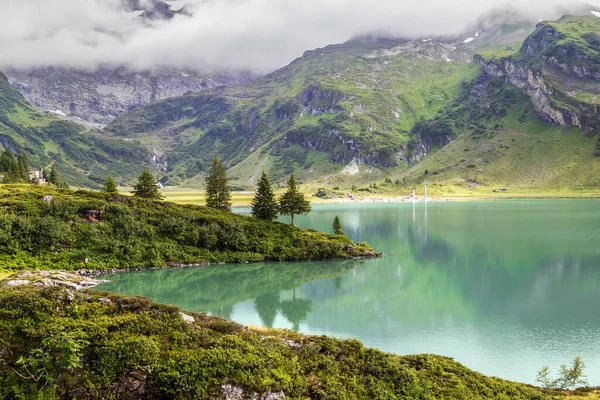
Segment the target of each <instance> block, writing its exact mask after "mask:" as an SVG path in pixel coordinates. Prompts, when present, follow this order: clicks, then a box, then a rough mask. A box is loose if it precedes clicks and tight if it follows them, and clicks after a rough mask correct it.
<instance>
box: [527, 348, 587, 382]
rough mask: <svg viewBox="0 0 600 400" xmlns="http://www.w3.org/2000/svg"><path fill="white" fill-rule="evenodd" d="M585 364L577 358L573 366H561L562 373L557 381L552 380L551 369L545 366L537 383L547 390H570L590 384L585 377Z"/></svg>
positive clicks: (539, 373) (539, 374)
mask: <svg viewBox="0 0 600 400" xmlns="http://www.w3.org/2000/svg"><path fill="white" fill-rule="evenodd" d="M584 368H585V364H584V362H583V360H582V359H581V357H579V356H577V357H575V359H574V360H573V366H572V367H571V368H568V367H567V366H566V365H564V364H563V365H561V366H560V371H559V373H558V377H557V378H556V379H551V378H550V368H549V367H548V366H547V365H544V366H543V367H542V369H541V370H540V371H539V372H538V377H537V379H536V381H537V382H538V383H539V384H541V385H542V386H543V387H545V388H547V389H570V388H576V387H580V386H585V385H587V384H588V382H587V380H586V379H585V377H584V375H583V369H584Z"/></svg>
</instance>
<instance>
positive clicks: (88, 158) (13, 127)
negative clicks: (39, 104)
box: [0, 72, 151, 187]
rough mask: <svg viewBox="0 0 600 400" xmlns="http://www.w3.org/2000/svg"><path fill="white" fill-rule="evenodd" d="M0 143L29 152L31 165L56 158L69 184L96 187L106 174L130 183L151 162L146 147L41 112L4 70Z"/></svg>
mask: <svg viewBox="0 0 600 400" xmlns="http://www.w3.org/2000/svg"><path fill="white" fill-rule="evenodd" d="M0 145H1V146H2V147H4V148H8V149H10V150H11V151H12V152H13V153H21V152H22V151H24V152H26V153H27V155H28V156H29V160H30V164H31V166H32V167H36V168H41V167H47V166H48V165H49V164H50V163H51V162H53V161H54V162H55V163H56V165H57V166H58V169H59V170H60V172H61V174H62V177H63V178H64V179H65V180H66V181H67V182H68V183H69V184H71V185H75V186H85V187H98V186H99V184H101V183H102V182H103V181H104V179H105V178H106V175H107V174H112V175H113V176H115V177H118V178H119V179H122V180H125V181H130V180H131V179H132V178H133V177H134V176H135V175H137V174H139V171H140V170H141V169H142V168H143V167H144V166H146V165H148V164H149V161H150V158H151V157H150V154H149V152H148V149H147V147H146V146H143V145H141V144H139V143H137V142H136V141H125V140H122V139H119V138H113V137H110V136H109V135H107V134H105V133H103V132H99V131H93V130H88V129H85V128H83V127H82V126H80V125H78V124H75V123H71V122H68V121H63V120H60V119H57V118H54V117H51V116H49V115H46V114H42V113H40V112H39V111H37V110H36V109H34V108H33V107H32V106H31V105H30V104H29V103H27V102H26V101H25V99H24V98H23V96H21V94H20V93H19V92H17V91H16V90H15V89H13V88H12V87H11V86H10V85H9V83H8V80H7V79H6V77H5V76H4V75H3V74H2V73H1V72H0Z"/></svg>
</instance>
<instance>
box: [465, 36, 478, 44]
mask: <svg viewBox="0 0 600 400" xmlns="http://www.w3.org/2000/svg"><path fill="white" fill-rule="evenodd" d="M473 40H475V38H472V37H470V38H468V39H465V40H463V43H471V42H472V41H473Z"/></svg>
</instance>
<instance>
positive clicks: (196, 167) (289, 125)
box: [107, 40, 478, 187]
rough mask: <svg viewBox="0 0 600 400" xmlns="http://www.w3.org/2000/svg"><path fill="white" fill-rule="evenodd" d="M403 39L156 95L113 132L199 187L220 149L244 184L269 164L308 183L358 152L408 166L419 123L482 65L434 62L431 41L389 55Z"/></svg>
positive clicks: (312, 55)
mask: <svg viewBox="0 0 600 400" xmlns="http://www.w3.org/2000/svg"><path fill="white" fill-rule="evenodd" d="M401 44H402V41H398V42H397V43H396V42H393V41H365V40H353V41H350V42H348V43H344V44H341V45H334V46H328V47H326V48H324V49H317V50H314V51H309V52H306V53H305V54H304V55H303V56H302V57H300V58H299V59H297V60H295V61H294V62H292V63H291V64H290V65H288V66H287V67H285V68H282V69H280V70H278V71H276V72H274V73H272V74H270V75H268V76H266V77H264V78H262V79H259V80H257V81H255V82H253V83H250V84H247V85H242V86H237V87H231V88H227V89H225V91H224V92H222V93H201V94H194V95H187V96H183V97H180V98H176V99H169V100H165V101H160V102H156V103H153V104H151V105H149V106H147V107H142V108H140V109H137V110H133V111H131V112H128V113H126V114H125V115H123V116H121V117H120V118H118V119H117V120H116V121H115V122H114V123H112V124H111V125H109V126H108V128H107V130H108V131H109V132H111V133H113V134H114V135H116V136H122V137H129V138H139V139H140V140H143V141H144V142H145V143H149V144H151V145H152V146H154V147H156V148H160V149H161V151H164V152H165V153H167V154H168V155H169V158H170V161H169V170H168V171H167V172H166V173H165V175H166V176H165V177H164V178H161V181H163V179H165V180H166V182H167V184H171V182H177V184H179V183H183V184H184V185H186V186H192V187H193V186H199V185H200V183H201V179H202V178H203V176H204V174H205V171H206V170H207V169H208V167H209V165H210V161H211V160H212V158H213V157H215V156H218V157H219V158H221V159H222V160H223V162H224V164H225V165H226V167H227V168H228V171H229V176H230V178H231V181H232V182H234V183H235V184H238V185H244V186H246V187H247V185H248V182H254V181H258V179H259V178H260V174H261V171H265V172H267V173H268V174H269V177H270V178H271V181H272V182H274V183H276V184H283V183H284V182H285V181H286V179H287V177H288V176H289V175H290V174H294V176H296V177H297V178H298V179H299V180H300V181H302V182H306V181H315V180H318V179H320V178H321V177H323V176H329V175H334V174H337V173H339V172H340V170H341V169H342V168H343V166H344V165H346V164H348V163H350V162H352V161H353V160H354V159H356V160H360V161H361V163H363V164H367V165H371V166H374V167H376V168H377V169H386V168H390V167H394V166H398V165H402V164H403V161H402V160H401V159H400V158H401V157H400V156H399V154H400V153H402V151H403V148H404V146H405V144H406V142H407V141H408V140H409V137H408V133H409V132H410V130H411V128H412V126H413V125H414V123H415V122H416V121H418V120H419V119H420V118H421V117H426V116H427V115H431V114H435V113H436V112H437V111H439V110H440V109H442V108H443V106H444V104H445V103H446V102H447V101H448V100H451V99H453V98H454V97H455V96H456V95H457V94H458V92H459V90H460V84H461V82H462V81H464V80H468V79H472V78H474V77H475V76H476V75H477V74H478V68H477V66H476V65H475V64H472V63H468V62H459V61H451V62H449V61H447V60H446V58H445V57H436V58H435V59H433V60H432V59H431V57H428V56H426V55H427V54H428V51H430V49H428V48H426V47H427V46H428V45H427V44H425V43H423V44H422V46H424V48H416V49H409V50H405V51H399V52H398V53H397V54H396V55H394V56H391V55H390V56H388V55H385V52H383V50H387V49H390V48H393V47H394V46H396V45H401ZM468 58H469V56H468V55H465V61H466V60H467V59H468ZM199 131H201V132H202V133H201V134H198V132H199ZM166 132H169V135H168V136H169V138H170V139H169V141H168V142H167V141H165V140H164V138H165V137H166V135H163V133H166Z"/></svg>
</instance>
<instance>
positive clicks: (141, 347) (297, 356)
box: [0, 287, 550, 399]
mask: <svg viewBox="0 0 600 400" xmlns="http://www.w3.org/2000/svg"><path fill="white" fill-rule="evenodd" d="M101 298H102V299H104V300H102V301H101ZM188 315H190V316H193V318H194V322H193V323H186V322H184V320H183V318H182V317H181V315H180V313H179V310H178V309H177V308H175V307H172V306H165V305H159V304H155V303H152V302H150V301H149V300H147V299H144V298H140V297H123V296H119V295H116V294H111V293H102V292H96V291H92V290H88V291H84V292H71V291H69V290H65V289H61V288H57V287H54V288H43V287H37V288H36V287H21V288H7V287H4V288H1V289H0V316H1V318H0V321H1V322H0V332H1V334H0V338H2V339H0V346H1V348H2V350H3V354H4V357H3V363H0V372H1V373H0V394H1V395H2V397H9V398H11V397H27V398H46V399H57V398H72V397H77V398H99V397H103V398H141V397H142V396H143V397H144V398H148V399H154V398H161V399H165V398H173V399H188V398H189V399H191V398H195V399H198V398H201V399H204V398H206V399H209V398H218V397H220V396H222V395H223V390H224V389H223V385H225V384H227V385H231V386H233V387H236V388H239V389H242V390H243V391H244V392H245V394H247V395H249V394H252V393H259V394H265V393H268V392H272V393H279V392H283V393H284V394H285V395H286V397H287V398H313V399H325V398H327V399H348V398H353V399H367V398H368V399H375V398H386V399H396V398H414V399H433V398H447V399H454V398H456V399H458V398H471V399H546V398H550V395H548V394H545V393H543V392H542V391H541V390H539V389H537V388H534V387H530V386H526V385H523V384H518V383H513V382H508V381H504V380H501V379H497V378H490V377H486V376H484V375H481V374H478V373H476V372H473V371H471V370H469V369H467V368H465V367H464V366H462V365H460V364H458V363H456V362H454V361H452V360H451V359H448V358H444V357H439V356H434V355H418V356H395V355H390V354H385V353H383V352H381V351H378V350H373V349H368V348H365V347H363V346H362V344H361V343H360V342H358V341H356V340H339V339H333V338H328V337H325V336H321V337H316V336H304V335H300V334H297V333H293V332H291V331H280V330H256V329H251V328H244V327H242V326H240V325H238V324H235V323H233V322H228V321H225V320H222V319H220V318H217V317H207V316H206V315H202V314H193V313H188ZM21 357H23V358H22V361H21V362H18V360H19V359H20V358H21ZM91 366H93V368H92V367H91ZM29 373H32V374H35V375H36V376H39V377H40V378H39V379H38V380H37V381H35V380H32V379H27V377H29ZM19 374H21V376H19ZM140 383H143V384H142V385H140Z"/></svg>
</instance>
